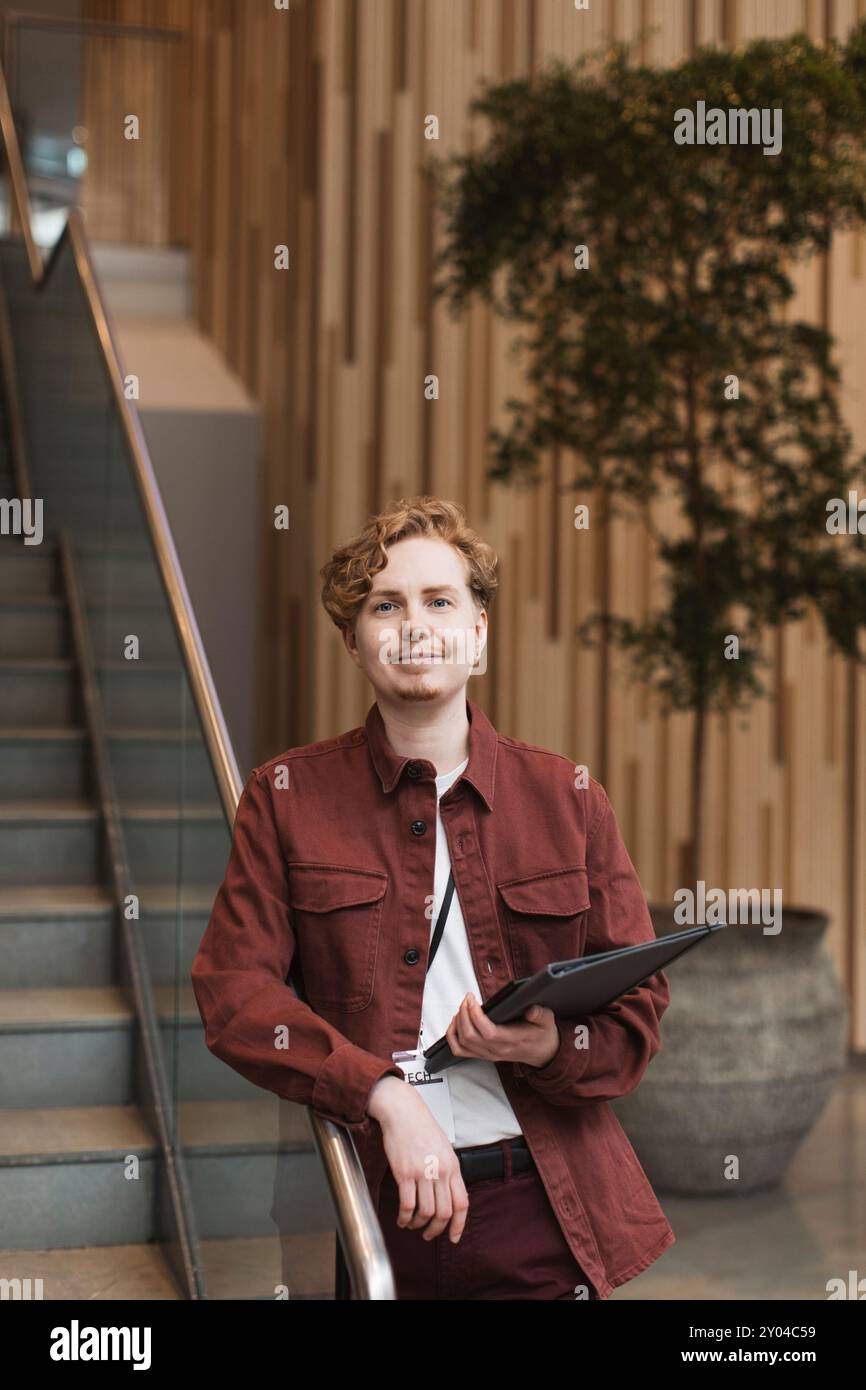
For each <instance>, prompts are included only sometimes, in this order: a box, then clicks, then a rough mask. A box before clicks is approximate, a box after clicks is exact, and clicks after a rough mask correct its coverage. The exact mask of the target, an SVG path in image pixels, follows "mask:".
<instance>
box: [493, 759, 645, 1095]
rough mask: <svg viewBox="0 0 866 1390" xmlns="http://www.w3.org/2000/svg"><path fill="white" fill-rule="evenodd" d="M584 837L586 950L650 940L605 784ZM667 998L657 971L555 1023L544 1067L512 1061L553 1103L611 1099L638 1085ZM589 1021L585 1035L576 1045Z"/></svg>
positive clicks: (641, 900)
mask: <svg viewBox="0 0 866 1390" xmlns="http://www.w3.org/2000/svg"><path fill="white" fill-rule="evenodd" d="M595 786H596V787H597V788H598V792H599V793H600V803H601V804H600V806H599V809H598V811H597V813H596V814H595V816H594V818H593V824H592V826H591V829H590V831H589V833H588V835H587V846H586V863H587V869H588V878H589V896H590V910H589V921H588V926H587V936H586V948H585V954H586V955H594V954H596V953H597V952H599V951H612V950H616V949H617V948H619V947H622V946H636V945H637V944H638V943H639V942H641V941H652V940H654V939H655V931H654V929H653V925H652V918H651V917H650V912H649V908H648V906H647V901H646V897H645V896H644V892H643V889H642V888H641V885H640V880H639V879H638V876H637V873H636V871H635V868H634V865H633V864H632V862H631V859H630V858H629V855H628V851H627V849H626V847H625V844H624V842H623V839H622V836H621V834H620V830H619V826H618V825H617V821H616V816H615V815H614V812H613V807H612V806H611V804H610V801H609V800H608V797H607V794H606V793H605V791H604V790H603V788H602V787H601V786H600V785H599V784H598V783H595ZM669 1003H670V989H669V986H668V981H667V976H666V975H665V974H664V972H663V971H661V970H659V971H657V972H656V974H655V975H651V976H650V977H649V979H648V980H647V981H646V982H645V983H644V984H642V985H639V986H637V987H636V988H635V989H631V990H629V991H628V993H626V994H624V995H622V996H621V997H620V998H619V999H617V1000H615V1001H614V1002H613V1003H612V1004H608V1005H607V1006H606V1007H605V1008H604V1009H601V1010H600V1011H599V1012H598V1013H594V1014H590V1015H588V1016H587V1017H586V1018H584V1019H579V1020H578V1019H571V1020H569V1019H562V1018H559V1019H557V1020H556V1025H557V1029H558V1031H559V1047H558V1049H557V1051H556V1052H555V1053H554V1055H553V1057H552V1058H551V1060H550V1061H549V1062H548V1063H547V1064H546V1065H545V1066H543V1067H532V1066H529V1065H528V1064H526V1063H522V1062H518V1063H515V1072H516V1073H517V1075H519V1076H522V1077H525V1079H526V1081H527V1082H528V1083H529V1085H531V1086H533V1087H534V1088H535V1090H536V1091H538V1092H540V1093H541V1094H542V1095H543V1096H546V1098H547V1099H548V1100H549V1101H550V1102H551V1104H553V1105H563V1106H572V1105H574V1106H576V1105H585V1104H587V1103H594V1102H596V1101H600V1100H615V1099H616V1097H617V1096H624V1095H627V1094H628V1092H629V1091H633V1090H634V1088H635V1087H636V1086H637V1085H638V1083H639V1082H640V1080H641V1078H642V1077H643V1074H644V1072H645V1071H646V1069H647V1066H648V1065H649V1063H650V1061H651V1060H652V1058H653V1057H654V1056H655V1055H656V1053H657V1052H658V1051H659V1050H660V1049H661V1032H660V1028H659V1021H660V1019H661V1016H662V1014H663V1013H664V1011H665V1009H666V1008H667V1007H668V1004H669ZM579 1024H586V1026H587V1032H588V1039H587V1044H586V1046H581V1045H580V1043H581V1041H582V1037H583V1035H582V1030H580V1031H578V1032H577V1033H576V1032H575V1029H576V1027H577V1026H578V1025H579Z"/></svg>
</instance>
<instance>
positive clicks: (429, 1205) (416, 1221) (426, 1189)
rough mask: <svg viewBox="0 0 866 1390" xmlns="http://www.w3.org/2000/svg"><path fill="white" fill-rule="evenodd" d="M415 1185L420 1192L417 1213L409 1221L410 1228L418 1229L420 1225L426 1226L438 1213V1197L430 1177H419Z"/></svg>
mask: <svg viewBox="0 0 866 1390" xmlns="http://www.w3.org/2000/svg"><path fill="white" fill-rule="evenodd" d="M415 1186H416V1188H417V1192H418V1200H417V1202H416V1204H415V1215H414V1216H413V1217H412V1220H411V1221H410V1222H409V1230H410V1231H417V1230H418V1227H419V1226H426V1225H427V1222H428V1221H429V1220H430V1219H431V1217H433V1216H434V1215H435V1213H436V1198H435V1196H434V1193H433V1183H432V1182H431V1181H430V1179H429V1178H418V1179H417V1181H416V1183H415Z"/></svg>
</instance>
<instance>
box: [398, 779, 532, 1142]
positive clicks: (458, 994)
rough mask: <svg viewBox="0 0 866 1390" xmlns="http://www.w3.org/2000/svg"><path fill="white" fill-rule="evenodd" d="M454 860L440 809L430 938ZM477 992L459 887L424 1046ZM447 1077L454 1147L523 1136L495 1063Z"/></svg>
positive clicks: (428, 1005) (472, 1064) (437, 966)
mask: <svg viewBox="0 0 866 1390" xmlns="http://www.w3.org/2000/svg"><path fill="white" fill-rule="evenodd" d="M468 763H469V759H468V758H466V759H465V761H464V762H462V763H461V764H460V766H459V767H455V768H454V770H453V772H446V773H443V775H442V776H441V777H437V778H436V796H437V799H438V798H439V797H441V796H443V795H444V793H445V792H447V790H448V788H449V787H450V786H451V785H452V783H454V782H456V781H457V778H458V777H459V776H460V774H461V772H463V770H464V768H465V767H466V766H467V765H468ZM450 869H451V858H450V855H449V853H448V841H447V839H446V837H445V827H444V826H443V824H442V816H441V815H440V813H439V807H438V800H437V807H436V869H435V881H434V888H433V894H434V898H433V916H432V918H431V922H430V935H431V938H432V935H433V932H434V931H435V928H436V922H437V919H438V917H439V909H440V907H441V905H442V899H443V898H444V896H445V888H446V885H447V883H448V874H449V872H450ZM470 991H471V993H473V994H474V995H475V998H476V999H477V1000H478V1001H479V1003H481V1002H482V995H481V989H480V987H479V984H478V979H477V977H476V974H475V969H474V966H473V964H472V955H471V952H470V950H469V938H468V937H467V935H466V924H465V922H464V920H463V913H462V911H461V908H460V899H459V897H458V896H457V889H456V888H455V890H454V893H453V895H452V898H451V907H450V909H449V912H448V917H447V920H446V922H445V930H444V931H443V933H442V937H441V939H440V942H439V948H438V950H437V952H436V955H435V957H434V960H433V964H432V965H431V967H430V969H429V970H428V972H427V978H426V981H425V984H424V1000H423V1004H422V1010H421V1037H420V1046H421V1047H430V1046H431V1044H432V1043H434V1042H435V1041H436V1039H437V1038H441V1037H442V1035H443V1033H444V1032H445V1030H446V1028H447V1027H448V1024H449V1023H450V1022H451V1020H452V1018H453V1017H454V1015H455V1014H456V1012H457V1010H458V1008H459V1007H460V1002H461V1000H462V999H463V996H464V995H465V994H468V993H470ZM446 1075H447V1077H448V1084H449V1086H450V1088H451V1104H452V1107H453V1110H454V1130H455V1139H454V1144H453V1146H454V1148H455V1149H462V1148H466V1147H467V1146H468V1145H470V1144H492V1143H494V1141H495V1140H497V1139H513V1138H514V1137H515V1136H516V1135H518V1134H521V1133H522V1131H521V1128H520V1124H519V1122H518V1119H517V1116H516V1115H515V1113H514V1111H513V1109H512V1108H511V1104H510V1102H509V1100H508V1097H507V1096H506V1094H505V1090H504V1088H503V1086H502V1082H501V1081H500V1079H499V1073H498V1071H497V1070H496V1064H495V1063H494V1062H485V1061H482V1060H481V1059H480V1058H471V1059H469V1060H464V1061H461V1062H460V1063H458V1065H457V1066H455V1067H449V1068H448V1070H447V1072H446Z"/></svg>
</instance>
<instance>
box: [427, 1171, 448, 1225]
mask: <svg viewBox="0 0 866 1390" xmlns="http://www.w3.org/2000/svg"><path fill="white" fill-rule="evenodd" d="M434 1200H435V1202H436V1215H435V1216H434V1217H433V1220H432V1221H431V1222H430V1225H429V1226H428V1227H427V1229H426V1231H425V1232H424V1237H423V1238H424V1240H435V1239H436V1237H437V1236H438V1235H441V1234H442V1232H443V1231H444V1230H445V1227H446V1226H447V1225H448V1222H449V1221H450V1220H451V1184H450V1182H445V1181H444V1179H440V1181H439V1182H437V1183H435V1184H434Z"/></svg>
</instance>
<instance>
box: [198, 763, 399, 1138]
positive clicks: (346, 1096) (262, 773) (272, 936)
mask: <svg viewBox="0 0 866 1390" xmlns="http://www.w3.org/2000/svg"><path fill="white" fill-rule="evenodd" d="M272 797H273V791H272V788H271V785H270V782H269V779H268V774H267V769H258V770H256V771H255V772H253V773H251V775H250V777H249V778H248V780H247V783H246V785H245V787H244V790H243V794H242V796H241V799H240V802H239V803H238V810H237V815H236V817H235V825H234V831H233V835H232V845H231V851H230V854H229V860H228V865H227V868H226V872H225V877H224V879H223V882H222V885H221V886H220V889H219V892H218V894H217V896H216V900H215V902H214V907H213V911H212V913H211V917H210V921H209V922H208V925H207V928H206V930H205V932H204V935H203V937H202V939H201V943H200V945H199V948H198V952H197V954H196V956H195V959H194V961H193V965H192V972H191V980H192V987H193V993H194V994H195V999H196V1003H197V1005H198V1010H199V1013H200V1014H201V1019H202V1023H203V1024H204V1029H205V1040H206V1043H207V1046H208V1049H209V1050H210V1051H211V1052H212V1053H213V1054H214V1055H215V1056H216V1057H219V1058H220V1059H221V1060H222V1061H223V1062H227V1063H228V1065H229V1066H230V1067H233V1068H234V1069H235V1071H237V1072H240V1074H241V1076H245V1077H246V1078H247V1080H248V1081H251V1082H252V1083H253V1085H255V1086H263V1087H264V1088H265V1089H266V1090H268V1091H273V1092H274V1093H275V1094H276V1095H278V1096H282V1097H283V1098H284V1099H285V1100H291V1101H296V1102H297V1103H298V1104H301V1105H309V1106H311V1107H312V1108H313V1109H314V1110H316V1111H318V1112H319V1113H320V1114H322V1115H324V1116H325V1118H326V1119H329V1120H333V1121H334V1122H335V1123H336V1124H340V1125H344V1126H345V1127H346V1128H347V1129H349V1130H352V1131H360V1132H362V1133H369V1132H370V1131H371V1129H372V1127H373V1126H374V1125H375V1124H376V1121H375V1120H373V1119H372V1118H371V1117H370V1116H368V1115H367V1113H366V1110H367V1103H368V1100H369V1096H370V1092H371V1090H372V1088H373V1086H374V1085H375V1083H376V1082H377V1081H378V1080H379V1079H380V1077H383V1076H388V1075H394V1076H397V1077H399V1078H400V1080H401V1081H402V1080H403V1079H404V1078H403V1073H402V1071H401V1070H400V1068H399V1067H398V1066H397V1065H396V1063H395V1062H393V1061H392V1059H390V1058H387V1057H377V1056H375V1055H374V1054H373V1053H370V1052H367V1051H365V1049H363V1048H361V1047H357V1046H356V1045H355V1044H354V1043H352V1042H350V1041H349V1040H348V1038H345V1037H344V1036H343V1035H342V1033H340V1032H338V1030H337V1029H336V1028H333V1027H331V1025H330V1024H329V1023H327V1022H326V1021H325V1020H324V1019H323V1018H320V1017H319V1015H318V1014H316V1013H314V1012H313V1010H312V1009H311V1008H310V1006H309V1005H308V1004H306V1003H304V1002H303V1001H302V1000H300V999H299V998H298V997H297V995H296V994H295V993H294V992H293V990H292V989H291V988H290V987H289V985H288V984H287V983H286V978H287V976H288V974H289V970H290V967H291V964H292V960H293V958H294V954H295V934H294V931H293V928H292V916H291V907H290V905H289V895H288V873H287V869H286V862H285V858H284V856H283V851H282V847H281V844H280V838H279V834H278V830H277V825H276V820H275V816H274V807H273V800H272Z"/></svg>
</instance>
